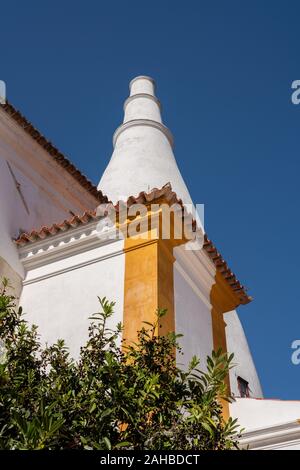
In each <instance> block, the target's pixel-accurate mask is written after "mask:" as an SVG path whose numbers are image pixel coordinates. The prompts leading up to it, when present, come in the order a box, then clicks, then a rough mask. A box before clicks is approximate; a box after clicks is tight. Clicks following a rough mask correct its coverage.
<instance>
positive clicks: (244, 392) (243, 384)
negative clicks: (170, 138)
mask: <svg viewBox="0 0 300 470" xmlns="http://www.w3.org/2000/svg"><path fill="white" fill-rule="evenodd" d="M237 381H238V388H239V392H240V396H241V397H242V398H249V397H250V389H249V383H248V382H247V380H245V379H242V377H238V378H237Z"/></svg>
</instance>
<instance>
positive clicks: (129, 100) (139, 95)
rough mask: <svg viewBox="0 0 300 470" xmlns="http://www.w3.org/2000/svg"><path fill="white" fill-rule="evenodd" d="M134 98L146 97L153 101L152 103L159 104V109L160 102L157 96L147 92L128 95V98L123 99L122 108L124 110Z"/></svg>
mask: <svg viewBox="0 0 300 470" xmlns="http://www.w3.org/2000/svg"><path fill="white" fill-rule="evenodd" d="M136 98H148V99H149V100H152V101H154V103H156V104H157V106H159V108H160V109H161V103H160V101H159V99H158V98H156V96H154V95H150V94H149V93H136V94H135V95H131V96H128V98H127V99H126V100H125V102H124V105H123V110H124V112H125V109H126V106H127V105H128V104H129V103H130V102H131V101H134V100H135V99H136ZM128 122H129V121H128Z"/></svg>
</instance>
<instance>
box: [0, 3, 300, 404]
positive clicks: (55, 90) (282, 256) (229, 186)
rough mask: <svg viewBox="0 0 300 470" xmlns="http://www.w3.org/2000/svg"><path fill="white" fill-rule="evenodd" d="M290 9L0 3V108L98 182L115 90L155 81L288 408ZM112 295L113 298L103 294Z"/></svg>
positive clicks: (297, 31)
mask: <svg viewBox="0 0 300 470" xmlns="http://www.w3.org/2000/svg"><path fill="white" fill-rule="evenodd" d="M299 18H300V3H299V2H294V1H292V0H290V1H289V2H286V1H283V0H282V1H266V0H265V1H262V0H260V1H254V0H251V1H230V0H227V1H226V2H225V1H214V2H207V1H200V0H197V1H189V0H187V1H184V2H183V1H174V0H172V1H163V0H160V1H156V0H151V1H149V0H148V1H144V0H138V1H136V0H130V1H124V0H123V1H110V2H109V1H106V2H104V1H91V0H85V1H83V0H82V1H64V0H62V1H59V2H58V1H53V0H52V1H45V0H44V1H32V0H28V1H26V2H20V1H15V0H11V1H10V2H2V5H1V25H0V40H1V56H0V65H1V67H0V70H1V72H0V79H2V80H5V81H6V83H7V94H8V99H9V100H10V101H11V102H12V103H13V104H14V105H15V106H16V107H17V108H19V109H20V110H21V111H22V112H23V113H24V114H25V116H27V117H28V118H29V119H30V120H31V121H32V122H33V123H34V124H35V125H36V126H37V127H38V128H39V129H40V130H41V131H42V132H43V133H44V134H45V135H46V136H47V137H48V138H49V139H50V140H52V142H53V143H54V144H56V145H57V146H58V148H59V149H61V150H62V151H63V152H65V153H66V154H67V155H68V156H69V157H70V159H71V160H72V161H73V162H74V163H75V164H76V165H77V166H78V167H79V168H80V169H81V170H82V171H83V172H84V173H85V174H87V175H88V177H89V178H90V179H91V180H92V181H93V182H94V183H97V182H98V180H99V178H100V175H101V174H102V172H103V170H104V168H105V166H106V164H107V162H108V160H109V158H110V155H111V152H112V143H111V139H112V134H113V132H114V130H115V128H116V127H117V126H118V125H119V123H120V122H121V119H122V106H123V101H124V99H125V98H126V96H127V94H128V82H129V80H130V79H131V78H133V77H134V76H135V75H140V74H147V75H151V76H153V77H154V78H155V80H156V81H157V85H158V95H159V97H160V99H161V101H162V103H163V111H164V121H165V123H166V124H167V125H168V126H169V127H170V129H171V130H172V132H173V133H174V135H175V145H176V146H175V152H176V157H177V161H178V164H179V166H180V169H181V171H182V174H183V176H184V178H185V180H186V182H187V184H188V187H189V189H190V192H191V195H192V197H193V199H194V201H195V202H199V203H205V211H206V212H205V215H206V229H207V231H208V234H209V236H210V238H212V240H213V241H214V242H215V244H216V245H217V247H218V248H219V250H220V251H221V253H222V254H223V256H224V257H225V259H226V260H227V261H228V263H229V265H230V266H231V267H232V269H233V271H234V272H235V273H236V274H237V276H238V277H239V279H240V280H241V281H242V282H243V283H244V284H245V285H246V286H248V288H249V293H250V294H251V295H253V297H254V301H253V302H252V303H251V304H250V305H248V306H245V307H241V308H240V317H241V320H242V322H243V325H244V328H245V330H246V333H247V336H248V339H249V343H250V346H251V349H252V352H253V356H254V359H255V361H256V364H257V368H258V371H259V374H260V377H261V381H262V385H263V389H264V393H265V395H266V396H267V397H278V398H291V399H300V387H299V385H300V365H299V366H295V365H293V364H292V363H291V360H290V357H291V349H290V345H291V343H292V341H293V340H294V339H300V321H299V318H300V308H299V302H298V300H299V299H298V295H299V269H300V254H299V249H298V241H299V232H300V222H299V209H297V207H298V205H299V170H300V165H299V131H300V105H299V106H295V105H292V103H291V100H290V95H291V88H290V87H291V82H292V81H293V80H296V79H300V55H299V41H300V27H299ZM112 295H113V293H112Z"/></svg>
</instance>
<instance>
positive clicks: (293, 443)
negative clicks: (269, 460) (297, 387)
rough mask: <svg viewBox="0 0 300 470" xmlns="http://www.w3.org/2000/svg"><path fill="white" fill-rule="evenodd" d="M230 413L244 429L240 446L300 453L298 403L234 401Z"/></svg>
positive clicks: (249, 399)
mask: <svg viewBox="0 0 300 470" xmlns="http://www.w3.org/2000/svg"><path fill="white" fill-rule="evenodd" d="M230 414H231V416H232V417H233V418H238V423H239V425H240V426H241V427H242V428H244V432H243V434H242V439H241V441H240V444H241V445H242V446H244V447H246V448H249V449H266V450H268V449H272V450H276V449H280V450H300V401H288V400H286V401H281V400H265V399H254V398H237V399H236V401H234V402H233V403H231V404H230Z"/></svg>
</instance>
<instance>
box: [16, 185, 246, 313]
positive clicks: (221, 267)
mask: <svg viewBox="0 0 300 470" xmlns="http://www.w3.org/2000/svg"><path fill="white" fill-rule="evenodd" d="M161 198H163V199H164V200H167V201H168V202H169V203H170V204H180V205H182V206H183V203H182V201H181V199H178V197H177V195H176V193H174V192H173V191H172V188H171V185H170V183H167V184H166V185H165V186H163V187H162V188H161V189H157V188H154V189H152V191H150V192H149V193H146V192H144V191H143V192H141V193H140V194H139V195H138V196H137V197H134V196H130V197H129V198H128V199H127V201H126V203H125V204H126V205H127V207H130V206H132V205H133V204H149V203H152V202H154V201H155V202H158V200H159V199H161ZM120 204H121V203H120V202H118V203H117V204H116V205H114V206H113V207H114V209H115V210H116V211H118V210H119V206H120ZM109 205H110V206H112V204H111V203H109V204H108V206H107V209H108V208H109ZM98 218H99V216H97V213H96V210H94V211H86V212H84V214H82V215H81V216H79V215H75V216H73V217H71V218H70V219H68V220H64V221H63V222H61V223H58V224H53V225H51V226H50V227H45V226H44V227H42V228H40V229H39V230H33V231H32V232H30V233H23V234H22V235H20V237H19V238H18V239H17V240H15V242H16V244H17V245H18V246H19V247H22V246H25V245H27V244H29V243H34V242H37V241H40V240H43V239H45V238H46V237H51V236H54V235H56V234H58V233H59V232H65V231H66V230H69V229H72V228H75V227H78V226H79V225H86V224H88V223H89V222H91V221H92V220H96V219H98ZM195 225H196V224H195V223H194V227H195ZM203 248H204V250H205V251H206V253H207V255H208V256H209V258H210V259H211V260H212V262H213V263H214V265H215V267H216V269H217V270H218V271H219V272H220V273H221V275H222V276H223V278H224V279H225V281H226V282H227V284H228V285H229V286H230V288H231V290H232V291H233V292H234V293H235V294H236V295H237V296H238V297H239V300H240V303H241V304H247V303H249V302H251V300H252V297H250V296H249V295H248V294H247V292H246V288H245V287H244V286H243V285H241V283H240V282H239V280H238V279H237V278H236V276H235V274H234V273H233V272H232V271H231V270H230V269H229V267H228V265H227V263H226V261H225V260H224V259H223V258H222V256H221V254H220V253H219V252H218V251H217V249H216V247H215V246H214V244H213V243H212V241H210V240H209V239H208V237H207V235H206V234H205V236H204V245H203Z"/></svg>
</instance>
